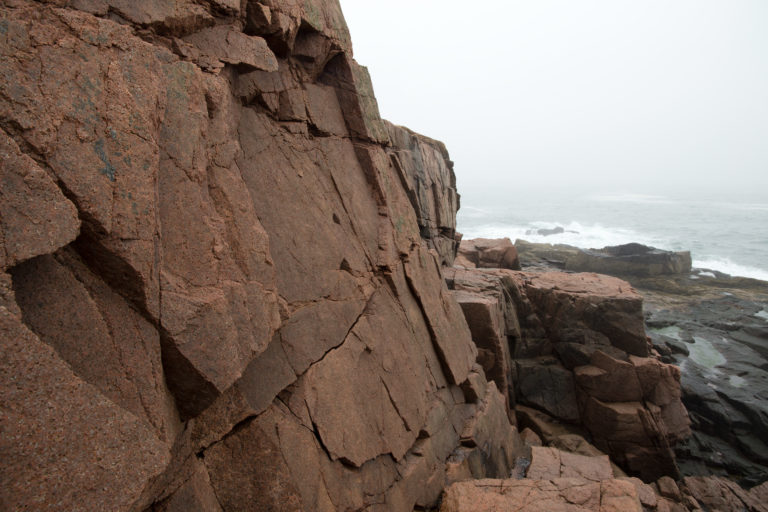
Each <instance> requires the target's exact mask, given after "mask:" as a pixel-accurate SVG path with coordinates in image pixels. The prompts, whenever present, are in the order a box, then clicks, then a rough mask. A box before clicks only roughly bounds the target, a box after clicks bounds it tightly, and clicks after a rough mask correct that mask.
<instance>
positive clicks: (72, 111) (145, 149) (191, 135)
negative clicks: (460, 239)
mask: <svg viewBox="0 0 768 512" xmlns="http://www.w3.org/2000/svg"><path fill="white" fill-rule="evenodd" d="M2 5H3V6H2V8H0V54H1V55H2V62H3V65H2V68H3V73H2V76H1V77H0V153H1V155H0V156H2V158H0V160H1V162H0V183H2V187H1V188H0V199H1V200H0V228H1V230H0V246H1V249H0V271H2V273H0V278H1V279H0V323H2V326H1V327H0V328H1V329H2V336H0V340H1V341H2V343H3V345H4V346H3V350H2V361H0V379H2V382H1V383H0V396H1V397H2V399H1V400H2V403H1V404H0V405H2V407H0V410H2V413H0V430H2V431H3V436H2V439H1V440H0V452H1V453H2V455H3V456H2V457H1V458H0V459H2V462H0V464H2V475H3V476H2V477H0V479H2V480H1V481H0V503H3V506H4V508H7V509H9V510H16V509H35V510H74V509H78V508H82V507H85V508H88V509H93V510H139V511H141V510H153V511H155V510H162V511H171V510H223V511H229V510H357V509H364V508H369V507H370V508H377V509H386V510H411V509H412V508H413V507H414V506H416V505H418V506H422V507H427V506H433V505H434V504H435V503H436V501H437V499H438V496H439V494H440V492H441V490H442V488H443V486H444V485H445V484H446V483H448V482H450V481H452V480H453V479H456V478H459V477H460V476H461V475H464V474H469V475H471V476H476V477H501V476H507V475H508V474H509V471H510V468H511V467H512V465H513V463H514V458H515V456H516V450H517V449H518V448H519V445H520V442H519V438H518V437H517V433H516V430H515V428H514V427H513V426H512V425H511V424H510V423H509V420H508V415H507V407H506V405H505V404H506V403H507V400H506V398H505V397H506V396H507V395H508V390H507V389H506V386H505V385H502V386H500V388H499V389H501V393H500V392H499V390H498V389H497V387H496V385H495V384H494V383H488V382H487V381H486V377H485V374H484V372H483V371H482V370H481V369H480V368H479V367H478V366H477V365H476V363H475V361H476V359H477V350H476V348H475V345H474V344H473V343H472V340H471V334H470V330H469V327H468V325H467V323H466V321H465V320H464V317H463V315H462V314H461V313H460V308H459V306H458V304H457V303H456V302H455V300H454V299H453V297H452V296H451V295H450V294H449V292H448V289H447V287H446V285H445V283H444V281H443V279H442V274H441V270H440V266H441V263H442V264H445V263H451V262H452V261H453V258H454V256H455V252H456V245H457V238H456V234H455V213H456V209H457V208H458V195H457V194H456V190H455V177H454V175H453V171H452V163H451V162H450V160H449V159H448V154H447V152H446V150H445V147H444V146H443V145H442V144H441V143H439V142H437V141H433V140H431V139H428V138H426V137H423V136H420V135H417V134H414V133H412V132H410V131H408V130H407V129H405V128H401V127H396V126H394V125H391V124H389V123H386V122H384V121H382V120H381V119H380V117H379V114H378V109H377V106H376V100H375V98H374V96H373V90H372V86H371V83H370V78H369V76H368V73H367V71H366V70H365V68H363V67H361V66H359V65H358V64H357V63H356V62H355V61H354V60H352V53H351V45H350V41H349V35H348V32H347V29H346V25H345V23H344V19H343V17H342V15H341V11H340V8H339V5H338V3H337V2H336V1H334V0H301V1H299V0H295V1H293V0H292V1H282V0H281V1H279V2H277V1H272V0H263V1H254V0H249V1H243V2H240V1H229V0H205V1H195V0H184V1H176V2H155V1H144V0H138V1H133V0H132V1H123V0H54V1H39V2H38V1H32V0H14V1H8V2H4V3H3V4H2Z"/></svg>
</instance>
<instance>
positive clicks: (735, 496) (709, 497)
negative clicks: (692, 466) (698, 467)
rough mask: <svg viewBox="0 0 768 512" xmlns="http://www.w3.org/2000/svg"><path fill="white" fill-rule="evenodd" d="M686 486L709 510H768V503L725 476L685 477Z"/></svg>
mask: <svg viewBox="0 0 768 512" xmlns="http://www.w3.org/2000/svg"><path fill="white" fill-rule="evenodd" d="M683 481H684V482H685V487H686V488H687V490H688V492H689V493H690V494H691V496H692V497H693V498H694V499H695V500H696V501H698V502H699V503H700V504H701V505H702V506H703V507H705V509H708V510H747V511H749V512H765V511H768V504H766V503H765V502H764V501H762V500H760V499H759V495H757V496H756V495H754V494H751V493H749V492H747V491H745V490H744V489H742V488H741V487H740V486H739V485H738V484H737V483H735V482H732V481H730V480H728V479H727V478H723V477H716V476H708V477H691V476H688V477H685V478H684V479H683Z"/></svg>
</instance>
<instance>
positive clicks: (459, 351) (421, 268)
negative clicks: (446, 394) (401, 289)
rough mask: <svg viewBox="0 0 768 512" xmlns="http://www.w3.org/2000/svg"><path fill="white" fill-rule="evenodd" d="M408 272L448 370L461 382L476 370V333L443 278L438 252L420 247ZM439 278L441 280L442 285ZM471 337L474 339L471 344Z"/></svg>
mask: <svg viewBox="0 0 768 512" xmlns="http://www.w3.org/2000/svg"><path fill="white" fill-rule="evenodd" d="M405 273H406V276H407V278H408V282H409V285H410V287H411V288H412V290H413V292H414V295H415V296H416V297H417V298H418V299H419V302H420V304H421V307H422V310H423V311H424V315H425V316H426V317H427V320H428V323H429V326H430V331H431V333H432V338H433V341H434V344H435V349H436V351H437V353H438V355H439V356H440V359H441V361H442V362H443V364H444V366H445V368H444V370H445V371H446V373H447V375H448V376H449V377H450V379H451V382H452V383H453V384H461V383H462V382H464V380H465V379H466V378H467V376H468V375H469V372H470V370H471V369H472V365H473V364H474V362H475V358H476V356H477V348H476V347H475V344H474V343H472V342H471V339H472V333H471V332H470V331H469V327H468V326H467V321H466V320H465V319H464V314H463V313H462V312H461V308H460V307H459V305H458V304H457V303H456V299H454V298H453V297H452V296H451V295H450V293H449V292H448V289H447V287H446V285H445V283H444V282H443V280H442V275H441V273H440V268H439V266H438V264H437V259H436V257H435V255H434V254H433V253H431V252H429V251H425V250H424V249H417V250H416V251H414V252H413V253H412V254H411V255H410V256H409V259H408V260H407V261H406V263H405ZM436 279H439V284H440V286H438V285H437V281H436ZM467 340H470V341H469V343H468V342H467Z"/></svg>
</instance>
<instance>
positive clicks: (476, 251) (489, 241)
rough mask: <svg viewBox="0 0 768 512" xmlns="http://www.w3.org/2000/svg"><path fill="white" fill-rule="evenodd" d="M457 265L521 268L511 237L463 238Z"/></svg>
mask: <svg viewBox="0 0 768 512" xmlns="http://www.w3.org/2000/svg"><path fill="white" fill-rule="evenodd" d="M456 265H457V266H461V267H464V268H508V269H511V270H520V261H519V260H518V257H517V249H515V246H514V245H513V244H512V242H511V241H510V239H509V238H475V239H472V240H462V241H461V244H460V245H459V255H458V259H457V260H456Z"/></svg>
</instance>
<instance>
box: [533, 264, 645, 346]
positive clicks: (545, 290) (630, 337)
mask: <svg viewBox="0 0 768 512" xmlns="http://www.w3.org/2000/svg"><path fill="white" fill-rule="evenodd" d="M523 276H524V277H523ZM520 277H521V278H522V279H523V283H522V284H523V287H524V289H525V293H526V295H527V296H528V298H529V299H530V301H531V302H532V303H533V304H534V305H535V307H536V308H537V309H538V310H539V311H540V314H539V316H540V317H541V319H542V321H543V322H544V323H545V324H546V325H547V329H548V330H549V331H550V333H551V334H552V336H553V337H555V338H557V337H558V336H559V335H560V334H561V331H563V330H565V329H569V328H573V327H584V328H587V329H590V330H592V331H595V332H598V333H601V334H603V335H605V336H607V337H608V339H609V340H610V343H611V344H612V345H613V346H614V347H616V348H619V349H621V350H623V351H625V352H628V353H629V354H632V355H636V356H641V357H647V356H648V342H647V340H646V336H645V326H644V324H643V299H642V297H640V295H638V294H637V292H635V290H634V289H633V288H632V287H631V286H630V284H629V283H627V282H626V281H622V280H620V279H616V278H615V277H608V276H601V275H598V274H566V273H562V272H545V273H541V274H533V273H528V274H520Z"/></svg>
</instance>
